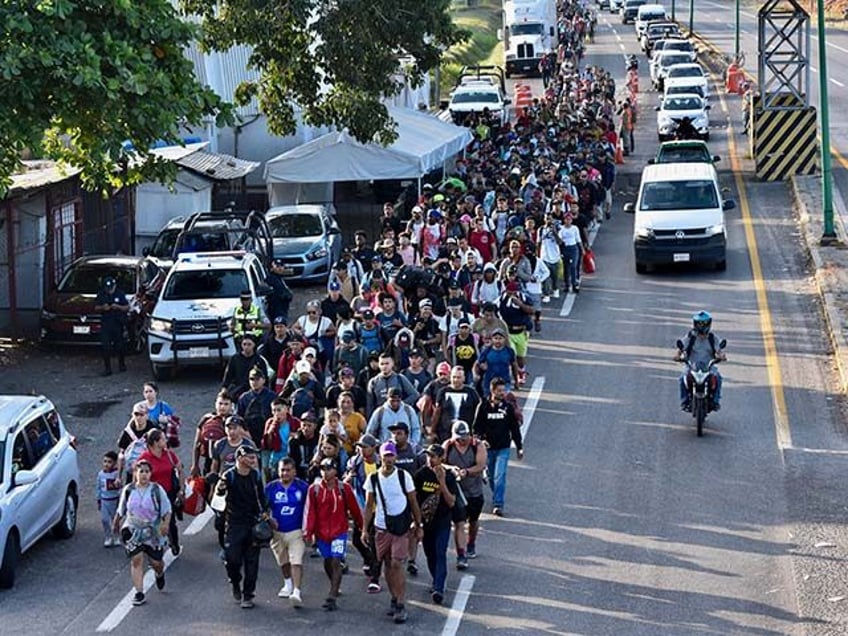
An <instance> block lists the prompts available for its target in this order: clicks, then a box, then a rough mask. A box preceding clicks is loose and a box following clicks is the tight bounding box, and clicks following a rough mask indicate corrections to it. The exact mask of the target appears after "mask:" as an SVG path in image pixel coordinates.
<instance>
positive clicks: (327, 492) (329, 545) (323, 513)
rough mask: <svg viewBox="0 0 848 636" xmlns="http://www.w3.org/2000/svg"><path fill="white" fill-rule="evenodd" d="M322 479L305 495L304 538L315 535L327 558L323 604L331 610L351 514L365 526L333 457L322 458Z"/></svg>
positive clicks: (354, 520) (351, 489)
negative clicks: (327, 585)
mask: <svg viewBox="0 0 848 636" xmlns="http://www.w3.org/2000/svg"><path fill="white" fill-rule="evenodd" d="M320 466H321V479H319V480H317V481H316V482H315V483H314V484H312V485H311V486H310V487H309V492H308V493H307V496H306V513H305V519H306V520H305V525H304V528H303V538H304V540H305V541H306V543H307V545H308V544H310V543H311V542H312V539H313V538H314V539H315V540H316V544H317V546H318V551H319V552H320V553H321V557H322V558H323V559H324V572H325V573H326V574H327V578H328V579H330V594H329V596H327V600H326V601H324V604H323V605H322V606H321V607H323V608H324V609H325V610H327V611H328V612H332V611H334V610H335V609H336V599H337V598H338V596H339V587H340V586H341V583H342V560H343V559H344V557H345V547H346V546H347V531H348V517H350V519H352V520H353V523H354V526H355V527H357V528H361V527H363V525H362V511H361V510H360V509H359V502H358V501H357V500H356V494H355V493H354V492H353V488H352V487H351V485H350V484H346V483H344V482H342V481H339V478H338V477H339V476H338V472H337V470H336V465H335V463H333V460H332V459H331V458H325V459H323V460H321V464H320Z"/></svg>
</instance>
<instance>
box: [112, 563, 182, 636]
mask: <svg viewBox="0 0 848 636" xmlns="http://www.w3.org/2000/svg"><path fill="white" fill-rule="evenodd" d="M177 558H178V557H175V556H174V555H173V554H171V551H170V550H167V551H166V553H165V569H166V570H167V569H168V567H169V566H170V565H171V564H172V563H173V562H174V561H175V560H176V559H177ZM155 579H156V575H155V574H154V572H153V570H148V571H147V572H146V573H145V575H144V587H143V589H144V593H145V594H147V593H148V592H149V591H150V588H152V587H153V583H154V582H155ZM133 596H135V588H132V589H131V590H130V591H129V592H127V595H126V596H125V597H124V598H122V599H121V600H120V602H119V603H118V604H117V605H116V606H115V609H113V610H112V611H111V612H109V616H107V617H106V618H104V619H103V622H102V623H100V625H98V626H97V631H98V632H111V631H112V630H113V629H115V628H116V627H117V626H118V625H120V624H121V621H123V620H124V619H125V618H126V617H127V614H129V613H130V610H132V608H133V604H132V600H133Z"/></svg>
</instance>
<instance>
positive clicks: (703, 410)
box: [692, 398, 707, 437]
mask: <svg viewBox="0 0 848 636" xmlns="http://www.w3.org/2000/svg"><path fill="white" fill-rule="evenodd" d="M692 410H693V412H694V415H695V422H696V423H697V425H698V437H703V436H704V420H706V419H707V404H706V400H704V399H702V398H696V399H695V403H694V404H693V405H692Z"/></svg>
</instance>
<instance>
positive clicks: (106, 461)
mask: <svg viewBox="0 0 848 636" xmlns="http://www.w3.org/2000/svg"><path fill="white" fill-rule="evenodd" d="M95 490H96V492H97V509H98V510H99V511H100V523H101V524H102V525H103V547H104V548H111V547H112V546H116V545H121V540H120V538H119V537H118V536H117V535H116V534H115V533H114V532H113V531H112V520H113V519H114V518H115V513H116V512H117V511H118V499H119V498H120V496H121V480H120V475H119V473H118V453H116V452H115V451H108V452H106V453H104V454H103V467H102V468H101V469H100V471H99V472H98V473H97V488H96V489H95Z"/></svg>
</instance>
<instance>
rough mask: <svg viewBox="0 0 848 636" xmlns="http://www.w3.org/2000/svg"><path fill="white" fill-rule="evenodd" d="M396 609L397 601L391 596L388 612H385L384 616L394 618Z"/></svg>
mask: <svg viewBox="0 0 848 636" xmlns="http://www.w3.org/2000/svg"><path fill="white" fill-rule="evenodd" d="M397 609H398V602H397V599H396V598H395V597H394V596H393V597H392V600H391V602H390V603H389V611H388V612H386V616H394V615H395V612H397Z"/></svg>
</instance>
